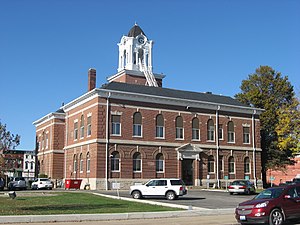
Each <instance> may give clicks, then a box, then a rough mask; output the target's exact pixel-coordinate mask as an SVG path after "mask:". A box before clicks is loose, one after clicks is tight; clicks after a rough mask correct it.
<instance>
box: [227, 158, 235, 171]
mask: <svg viewBox="0 0 300 225" xmlns="http://www.w3.org/2000/svg"><path fill="white" fill-rule="evenodd" d="M228 173H231V174H232V173H235V163H234V158H233V156H230V157H229V159H228Z"/></svg>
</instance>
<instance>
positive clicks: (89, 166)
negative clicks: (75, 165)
mask: <svg viewBox="0 0 300 225" xmlns="http://www.w3.org/2000/svg"><path fill="white" fill-rule="evenodd" d="M90 171H91V159H90V153H89V152H88V153H87V154H86V172H88V173H89V172H90Z"/></svg>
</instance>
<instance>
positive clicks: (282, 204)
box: [235, 184, 300, 225]
mask: <svg viewBox="0 0 300 225" xmlns="http://www.w3.org/2000/svg"><path fill="white" fill-rule="evenodd" d="M235 218H236V220H237V221H238V222H239V223H241V224H257V223H260V224H263V223H267V224H269V225H281V224H283V222H284V221H285V220H287V219H300V184H296V185H286V186H280V187H273V188H268V189H266V190H264V191H262V192H261V193H260V194H258V195H257V196H255V197H254V198H253V199H252V200H249V201H245V202H242V203H240V204H239V205H238V206H237V208H236V209H235Z"/></svg>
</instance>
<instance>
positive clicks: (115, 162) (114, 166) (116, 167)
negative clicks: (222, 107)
mask: <svg viewBox="0 0 300 225" xmlns="http://www.w3.org/2000/svg"><path fill="white" fill-rule="evenodd" d="M111 171H115V172H119V171H120V154H119V152H116V151H115V152H113V153H112V155H111Z"/></svg>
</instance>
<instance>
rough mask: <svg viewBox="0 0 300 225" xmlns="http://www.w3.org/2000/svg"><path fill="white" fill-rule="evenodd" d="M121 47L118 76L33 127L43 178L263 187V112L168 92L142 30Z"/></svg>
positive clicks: (216, 98) (91, 85)
mask: <svg viewBox="0 0 300 225" xmlns="http://www.w3.org/2000/svg"><path fill="white" fill-rule="evenodd" d="M118 45H119V66H118V73H117V74H115V75H113V76H110V77H109V78H108V82H109V83H108V84H105V85H103V86H102V87H100V88H96V86H95V84H96V70H95V69H90V70H89V72H88V92H87V93H85V94H83V95H81V96H80V97H78V98H76V99H75V100H73V101H71V102H69V103H67V104H65V105H64V106H62V107H61V109H60V110H59V111H57V112H55V113H50V114H48V115H46V116H45V117H43V118H41V119H39V120H37V121H35V122H34V125H35V126H36V129H37V132H36V133H37V143H39V144H38V146H39V148H38V160H39V163H40V173H45V174H47V175H48V176H50V177H51V178H53V179H61V178H80V179H82V180H83V182H82V186H81V187H84V185H85V184H90V187H91V188H92V189H110V188H111V187H112V183H113V182H118V183H120V185H121V188H127V187H128V186H129V185H131V184H133V183H139V182H142V181H145V180H148V179H150V178H156V177H181V178H182V179H183V180H184V181H185V182H186V183H187V184H188V185H195V186H201V185H206V183H207V182H208V181H209V182H210V183H213V184H215V185H216V186H218V187H220V186H222V185H223V184H224V183H225V181H226V180H232V179H243V178H247V179H251V180H254V181H260V180H261V148H260V122H259V114H260V113H261V111H262V110H261V109H256V108H252V107H248V106H245V105H243V104H241V103H239V102H238V101H236V100H235V99H233V98H231V97H227V96H221V95H214V94H212V93H200V92H190V91H182V90H175V89H168V88H164V87H163V79H164V77H165V76H164V75H162V74H153V73H152V47H153V42H152V41H151V40H148V38H147V36H146V35H145V33H144V32H143V31H142V30H141V28H140V27H139V26H137V25H134V27H133V28H132V29H131V30H130V31H129V33H128V35H127V36H123V37H122V39H121V42H120V43H119V44H118Z"/></svg>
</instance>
